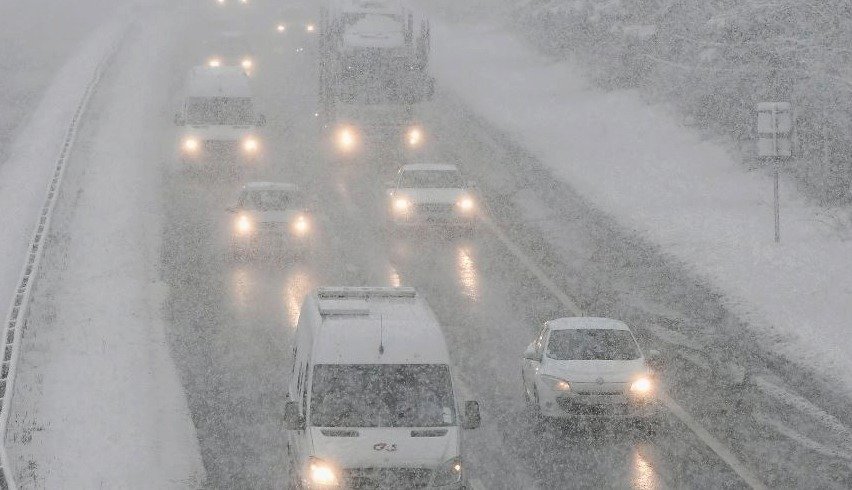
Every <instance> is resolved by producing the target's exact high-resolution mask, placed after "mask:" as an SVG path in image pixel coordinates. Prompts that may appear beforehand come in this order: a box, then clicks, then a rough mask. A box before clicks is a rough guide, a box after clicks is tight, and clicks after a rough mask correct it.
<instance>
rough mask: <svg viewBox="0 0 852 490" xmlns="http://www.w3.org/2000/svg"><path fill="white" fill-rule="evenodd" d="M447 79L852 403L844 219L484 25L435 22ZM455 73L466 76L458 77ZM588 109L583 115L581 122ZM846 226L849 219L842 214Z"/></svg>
mask: <svg viewBox="0 0 852 490" xmlns="http://www.w3.org/2000/svg"><path fill="white" fill-rule="evenodd" d="M432 39H433V44H434V54H435V56H434V65H433V67H434V72H435V76H436V78H437V80H438V83H439V84H440V85H441V86H442V87H443V88H445V89H448V90H450V91H452V92H454V93H456V94H457V95H458V96H460V97H461V98H462V99H463V100H464V101H465V102H466V103H467V104H468V105H469V106H470V107H471V108H472V109H474V110H475V111H476V112H478V113H479V114H481V115H482V116H483V117H485V118H486V119H487V120H488V121H490V122H491V123H492V124H494V125H496V126H497V127H499V128H500V129H501V130H504V131H506V132H507V133H508V134H510V135H512V136H513V137H514V138H516V139H517V140H518V141H519V142H520V143H521V144H523V145H524V146H525V147H526V148H527V149H528V150H530V151H531V152H532V153H533V154H534V155H535V156H536V157H537V158H539V159H540V160H541V161H542V163H543V164H545V165H546V166H547V167H549V168H550V169H551V170H552V171H553V172H554V175H556V176H557V177H558V178H560V179H563V180H564V181H565V182H567V183H568V184H569V185H571V186H572V187H573V188H575V189H576V190H577V191H578V192H580V193H581V194H582V195H583V196H584V197H585V198H586V199H588V200H589V201H590V202H591V203H593V204H594V205H596V206H598V207H599V208H600V209H602V210H603V211H605V212H607V213H609V214H611V215H613V216H615V217H616V218H617V219H618V220H619V221H620V222H621V223H622V225H623V226H626V227H628V228H630V229H632V230H635V231H636V232H638V233H640V234H641V235H642V236H644V237H645V238H647V239H648V240H649V241H651V242H652V243H655V244H657V245H659V246H660V247H661V249H662V250H663V251H664V252H665V253H667V254H670V255H671V256H673V257H675V258H677V259H678V260H680V261H682V262H683V263H685V264H686V265H687V266H688V267H689V268H690V269H692V270H693V271H695V272H696V273H697V274H698V275H700V276H702V277H705V278H707V279H708V280H709V281H710V282H711V283H712V284H713V285H714V286H715V287H716V288H718V289H719V290H721V291H722V292H723V293H724V294H725V296H726V303H727V305H728V306H729V307H730V308H731V309H732V310H733V311H735V312H736V313H738V314H739V315H740V316H741V317H742V318H744V319H745V320H747V322H748V323H749V324H750V325H751V327H752V328H754V329H755V330H756V331H757V332H758V333H759V334H760V338H763V339H766V341H767V343H768V344H769V345H770V346H771V348H772V349H773V350H776V351H777V352H780V353H782V354H785V355H786V356H788V357H789V358H791V359H792V360H794V361H800V362H803V363H805V365H809V366H812V367H815V368H816V369H818V370H819V371H820V372H823V373H825V374H826V375H828V376H829V377H832V378H835V379H838V380H839V381H840V383H841V385H842V390H843V391H844V392H845V393H846V394H847V395H849V394H852V337H850V336H849V335H848V333H847V331H848V329H849V327H850V319H852V275H850V274H849V270H850V266H852V238H850V225H849V223H848V222H845V221H844V218H843V216H845V215H846V214H845V213H842V212H840V211H836V213H837V215H839V216H840V217H836V216H835V215H834V214H833V213H832V212H829V211H826V210H824V209H820V208H817V207H814V206H812V205H810V204H808V203H806V202H804V200H803V199H802V198H801V197H800V196H799V195H798V194H797V193H796V192H795V190H794V189H793V185H792V184H791V183H787V182H782V243H781V244H780V245H777V244H775V243H774V241H773V218H772V216H773V214H772V213H773V211H772V209H773V208H772V206H773V200H772V180H771V177H770V176H769V174H768V173H765V172H762V171H749V170H748V169H746V168H744V167H743V166H742V165H741V164H740V163H738V161H739V159H738V158H736V156H734V155H731V154H730V152H729V150H728V148H730V147H731V146H732V145H728V144H727V142H726V141H708V140H707V139H705V138H703V137H702V135H700V134H699V133H698V132H696V131H695V130H692V129H690V128H688V127H684V126H683V125H682V124H681V123H680V118H679V117H678V116H677V114H675V113H673V112H671V111H670V110H669V109H668V108H666V107H664V106H658V105H649V104H648V103H646V102H644V101H643V100H642V98H641V96H640V94H639V93H638V92H635V91H625V90H622V91H614V92H605V91H601V90H598V89H596V88H594V87H593V86H592V84H591V83H590V82H588V81H587V80H586V79H584V78H583V75H582V73H583V69H582V67H579V66H577V65H576V64H574V63H573V62H571V61H558V62H555V61H553V60H551V59H548V58H546V57H544V56H543V55H541V54H539V53H537V52H536V51H535V50H534V49H533V48H531V47H529V46H527V45H525V44H524V43H523V42H521V41H520V40H518V39H516V38H515V37H514V36H513V35H512V34H511V33H509V32H508V31H507V30H506V29H504V28H501V27H497V25H496V24H495V25H490V24H487V23H482V24H477V25H470V24H451V23H446V22H444V23H440V22H435V19H433V36H432ZM459 67H465V68H464V69H463V70H460V69H459ZM579 114H582V116H578V115H579ZM846 219H848V218H846Z"/></svg>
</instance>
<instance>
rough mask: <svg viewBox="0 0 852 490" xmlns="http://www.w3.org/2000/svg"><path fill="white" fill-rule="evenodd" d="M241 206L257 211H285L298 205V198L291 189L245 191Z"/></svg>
mask: <svg viewBox="0 0 852 490" xmlns="http://www.w3.org/2000/svg"><path fill="white" fill-rule="evenodd" d="M240 201H241V202H240V204H241V207H242V208H244V209H251V210H255V211H284V210H286V209H293V208H295V207H297V206H298V198H297V196H296V195H295V194H294V193H293V192H291V191H282V190H262V191H260V190H252V191H246V192H245V193H243V196H242V198H241V200H240Z"/></svg>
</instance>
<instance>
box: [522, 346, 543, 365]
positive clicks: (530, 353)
mask: <svg viewBox="0 0 852 490" xmlns="http://www.w3.org/2000/svg"><path fill="white" fill-rule="evenodd" d="M524 359H526V360H528V361H535V362H541V355H539V353H538V352H536V350H535V346H534V345H532V344H530V345H528V346H527V348H526V350H525V351H524Z"/></svg>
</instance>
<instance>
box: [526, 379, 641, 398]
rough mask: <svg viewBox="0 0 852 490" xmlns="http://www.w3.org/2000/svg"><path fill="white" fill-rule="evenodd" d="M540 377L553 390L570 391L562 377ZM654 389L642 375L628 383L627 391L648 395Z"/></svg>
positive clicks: (636, 394)
mask: <svg viewBox="0 0 852 490" xmlns="http://www.w3.org/2000/svg"><path fill="white" fill-rule="evenodd" d="M541 379H542V380H543V381H544V382H545V383H547V385H548V386H550V388H551V389H552V390H553V391H556V392H561V393H567V392H570V391H571V383H569V382H568V381H565V380H564V379H560V378H555V377H553V376H542V377H541ZM653 391H654V383H653V382H652V381H651V379H650V378H648V377H647V376H642V377H640V378H637V379H635V380H633V382H632V383H630V389H629V392H630V394H631V395H635V396H646V395H650V394H651V393H652V392H653Z"/></svg>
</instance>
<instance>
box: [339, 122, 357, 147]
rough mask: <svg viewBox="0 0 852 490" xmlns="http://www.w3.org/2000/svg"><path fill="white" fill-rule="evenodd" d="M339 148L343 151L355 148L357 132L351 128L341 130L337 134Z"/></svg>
mask: <svg viewBox="0 0 852 490" xmlns="http://www.w3.org/2000/svg"><path fill="white" fill-rule="evenodd" d="M337 146H338V147H339V148H340V149H341V150H343V151H350V150H352V148H354V147H355V130H354V129H352V128H349V127H345V128H341V129H340V131H338V132H337Z"/></svg>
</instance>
